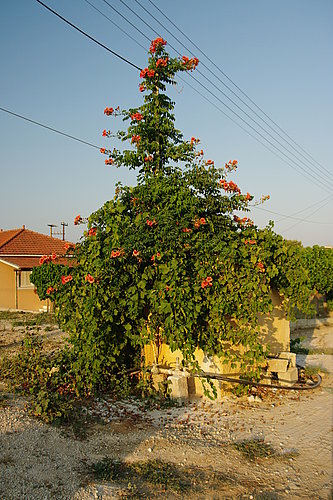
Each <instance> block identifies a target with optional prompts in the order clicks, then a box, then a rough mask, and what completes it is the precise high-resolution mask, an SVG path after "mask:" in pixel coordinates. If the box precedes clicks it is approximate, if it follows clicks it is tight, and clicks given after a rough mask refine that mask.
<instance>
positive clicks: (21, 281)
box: [18, 271, 34, 288]
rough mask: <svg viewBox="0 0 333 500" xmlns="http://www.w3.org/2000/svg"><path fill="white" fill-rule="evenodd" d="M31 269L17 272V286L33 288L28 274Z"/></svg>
mask: <svg viewBox="0 0 333 500" xmlns="http://www.w3.org/2000/svg"><path fill="white" fill-rule="evenodd" d="M31 273H32V271H21V272H20V273H19V274H18V287H19V288H34V285H33V283H31V282H30V275H31Z"/></svg>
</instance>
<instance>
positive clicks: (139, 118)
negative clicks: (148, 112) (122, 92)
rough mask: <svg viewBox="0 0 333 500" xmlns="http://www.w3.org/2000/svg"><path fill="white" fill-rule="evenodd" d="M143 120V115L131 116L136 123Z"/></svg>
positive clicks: (135, 114)
mask: <svg viewBox="0 0 333 500" xmlns="http://www.w3.org/2000/svg"><path fill="white" fill-rule="evenodd" d="M142 118H143V116H142V114H141V113H134V115H131V120H136V121H138V122H139V121H141V120H142Z"/></svg>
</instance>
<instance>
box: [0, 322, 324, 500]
mask: <svg viewBox="0 0 333 500" xmlns="http://www.w3.org/2000/svg"><path fill="white" fill-rule="evenodd" d="M0 330H1V327H0ZM3 331H4V330H2V333H3ZM47 335H50V336H51V338H52V332H50V331H49V332H47ZM56 337H57V335H54V336H53V339H55V338H56ZM6 338H7V340H6V345H7V346H8V344H10V343H11V342H8V336H7V337H6ZM11 340H12V341H13V339H12V337H11ZM16 340H18V339H16ZM1 342H2V347H3V346H4V344H5V342H4V340H3V337H1V336H0V347H1ZM6 349H12V347H9V346H8V347H7V348H6ZM0 396H1V388H0ZM258 396H260V400H261V401H260V400H259V398H257V400H255V401H249V400H248V398H242V399H236V398H235V397H233V396H231V395H228V396H226V397H225V398H224V399H223V400H222V401H220V402H210V401H203V400H198V401H193V402H191V403H189V404H188V405H186V406H181V407H171V408H165V409H161V408H157V407H155V408H152V409H149V410H147V409H146V408H145V407H144V406H143V405H142V403H140V402H139V401H135V400H128V401H122V402H119V401H118V402H115V401H113V400H112V399H111V398H108V397H107V395H105V396H104V397H103V398H102V399H99V400H94V401H91V402H90V403H89V404H87V405H86V407H84V408H83V409H82V416H81V421H80V424H81V426H82V430H83V431H85V437H84V439H83V438H81V439H79V438H77V437H75V435H74V433H73V432H72V430H71V429H69V428H55V427H52V426H49V425H46V424H43V423H41V422H38V421H36V420H34V419H31V418H30V417H29V416H28V414H27V411H26V410H25V401H24V400H23V399H21V398H18V397H14V396H11V395H7V397H6V398H4V394H3V393H2V404H0V498H1V499H4V500H7V499H8V500H12V499H13V500H16V499H17V500H19V499H20V500H21V499H27V500H28V499H29V500H30V499H48V498H50V499H51V498H56V499H73V500H81V499H82V500H86V499H87V500H88V499H92V498H99V499H105V500H106V499H112V498H126V497H127V498H170V499H171V498H192V499H193V498H198V499H220V498H221V499H227V498H228V499H230V498H258V499H259V498H260V499H264V498H266V499H278V498H304V499H309V498H311V499H331V498H332V471H333V463H332V430H333V415H332V408H333V405H332V402H333V375H332V374H324V377H323V383H322V385H321V387H320V388H319V389H316V390H314V391H312V390H311V391H303V392H300V391H293V390H292V391H287V390H274V389H268V390H261V391H259V392H258ZM0 403H1V400H0ZM244 440H258V441H261V442H264V443H266V444H269V445H271V447H272V448H273V449H274V451H275V452H276V454H275V455H274V456H271V457H267V458H260V457H257V458H254V459H253V460H252V461H250V460H249V459H247V458H245V457H244V456H243V455H242V454H241V452H240V451H238V450H237V449H236V448H235V446H234V444H235V443H242V442H243V441H244ZM105 457H108V458H113V459H118V460H124V461H125V462H128V463H131V462H138V461H143V460H154V459H160V460H162V461H165V462H169V463H173V464H175V465H176V466H177V467H178V468H179V469H183V470H185V469H186V470H192V471H193V470H195V471H197V473H198V477H199V476H200V474H201V472H205V473H207V478H208V479H207V482H205V481H201V483H200V485H198V488H197V487H196V485H195V484H194V483H195V481H193V488H192V489H191V490H189V491H188V492H187V493H186V492H185V493H184V492H183V493H181V494H178V493H176V492H173V491H172V490H167V491H166V492H163V491H162V490H161V489H160V488H159V487H158V486H155V487H153V488H152V489H150V490H149V493H148V494H146V493H145V492H144V490H135V488H134V490H133V485H128V484H127V482H125V483H124V482H122V481H121V480H119V481H118V483H111V482H109V483H105V482H102V481H96V480H95V479H94V478H93V477H92V476H91V473H90V472H89V470H90V469H89V464H91V463H95V462H98V461H100V460H102V459H103V458H105ZM212 472H215V473H217V474H218V475H219V481H218V482H216V481H214V480H213V479H211V478H212ZM194 476H195V473H194ZM199 486H200V487H199ZM133 491H134V493H133ZM135 495H136V496H135Z"/></svg>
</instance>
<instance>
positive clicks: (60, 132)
mask: <svg viewBox="0 0 333 500" xmlns="http://www.w3.org/2000/svg"><path fill="white" fill-rule="evenodd" d="M0 111H3V112H4V113H8V114H9V115H13V116H16V117H17V118H21V119H22V120H25V121H27V122H30V123H33V124H34V125H38V126H39V127H43V128H46V129H48V130H51V131H52V132H56V133H57V134H60V135H64V136H65V137H68V138H69V139H73V140H74V141H78V142H82V144H86V145H87V146H91V147H92V148H96V149H100V146H96V145H95V144H92V143H91V142H87V141H84V140H83V139H79V138H78V137H75V136H74V135H71V134H66V133H65V132H62V131H61V130H57V129H56V128H53V127H49V126H48V125H45V124H44V123H40V122H37V121H35V120H32V119H31V118H27V117H26V116H23V115H19V114H18V113H14V112H13V111H9V109H5V108H2V107H0Z"/></svg>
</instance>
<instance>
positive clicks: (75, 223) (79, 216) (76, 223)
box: [74, 215, 83, 226]
mask: <svg viewBox="0 0 333 500" xmlns="http://www.w3.org/2000/svg"><path fill="white" fill-rule="evenodd" d="M82 220H83V219H82V217H81V215H77V216H76V217H75V219H74V226H78V225H79V224H81V222H82Z"/></svg>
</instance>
